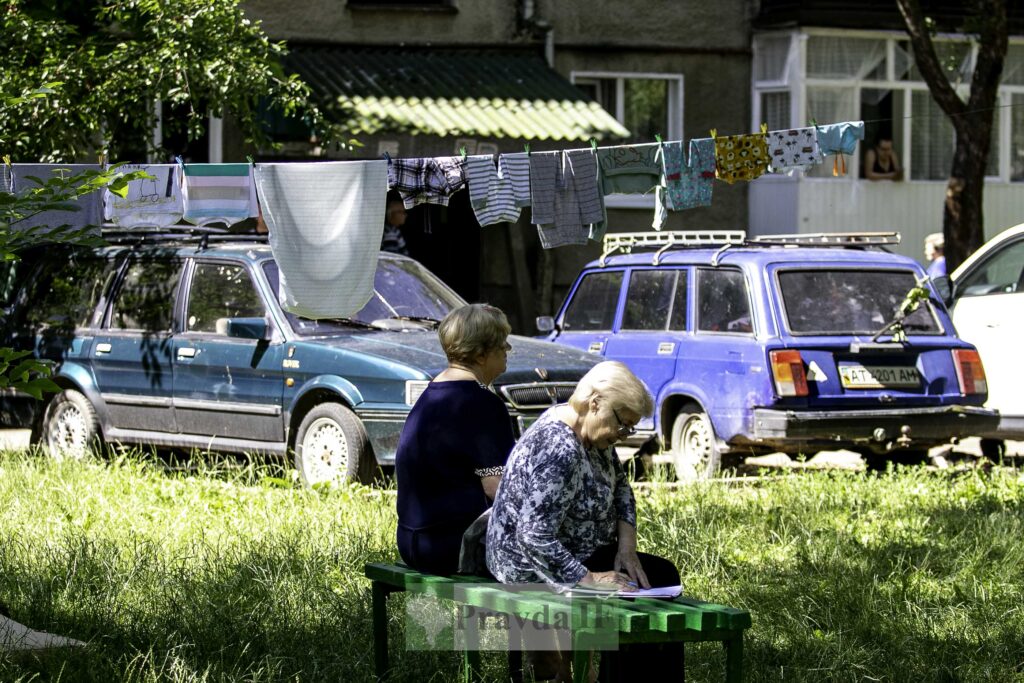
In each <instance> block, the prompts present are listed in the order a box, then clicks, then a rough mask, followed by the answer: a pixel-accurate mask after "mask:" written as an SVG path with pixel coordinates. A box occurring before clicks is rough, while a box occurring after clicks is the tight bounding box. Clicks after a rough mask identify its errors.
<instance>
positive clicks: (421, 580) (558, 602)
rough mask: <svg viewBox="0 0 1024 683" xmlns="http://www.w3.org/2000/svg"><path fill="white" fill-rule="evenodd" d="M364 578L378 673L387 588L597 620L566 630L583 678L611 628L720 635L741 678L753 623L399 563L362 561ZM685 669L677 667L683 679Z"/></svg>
mask: <svg viewBox="0 0 1024 683" xmlns="http://www.w3.org/2000/svg"><path fill="white" fill-rule="evenodd" d="M366 578H368V579H370V581H371V582H372V591H373V635H374V643H373V646H374V664H375V667H376V674H377V678H378V679H381V680H382V679H383V678H384V677H385V675H386V674H387V671H388V619H387V599H388V596H389V595H390V594H391V593H400V592H402V591H406V592H408V593H411V594H416V595H425V596H430V597H434V598H439V599H443V600H451V601H453V602H455V603H457V604H460V605H464V606H468V607H472V608H474V610H480V611H481V612H482V613H489V614H492V615H506V617H507V618H515V617H516V616H518V617H520V618H530V619H537V618H541V619H542V620H545V621H546V625H548V626H552V627H559V626H561V625H564V624H565V623H572V624H587V623H591V624H593V623H600V624H602V628H601V629H587V628H573V629H572V639H573V651H574V652H575V653H576V654H575V656H576V657H577V661H576V662H575V664H576V666H575V667H574V672H575V673H574V678H575V679H576V680H579V681H583V680H586V668H587V662H588V655H587V651H588V650H589V649H592V648H593V646H594V644H595V643H597V642H600V639H601V637H602V636H607V635H608V632H609V630H611V631H613V632H617V639H618V643H619V644H630V643H665V642H673V643H692V642H705V641H718V642H721V643H722V644H723V645H724V646H725V652H726V664H725V680H726V681H727V683H739V681H741V680H742V678H743V631H744V630H745V629H748V628H750V623H751V621H750V613H749V612H747V611H746V610H741V609H734V608H732V607H726V606H724V605H715V604H712V603H708V602H701V601H700V600H693V599H691V598H687V597H679V598H675V599H674V600H658V599H652V598H638V599H621V598H599V599H598V598H595V599H583V600H575V599H569V598H566V597H564V596H560V595H555V594H552V593H551V592H550V591H547V590H544V589H542V588H538V590H537V591H533V592H531V591H527V592H523V591H521V590H515V591H512V590H506V589H504V588H503V586H502V584H500V583H496V582H494V581H493V580H490V579H481V578H479V577H467V576H456V577H448V576H436V575H433V574H422V573H420V572H417V571H415V570H413V569H410V568H409V567H406V566H404V565H391V564H380V563H370V564H367V565H366ZM588 611H589V612H588ZM581 617H582V618H581ZM587 617H589V621H588V619H587ZM567 620H570V621H567ZM470 621H471V622H472V621H473V620H472V619H471V620H470ZM609 626H610V629H609ZM598 631H600V632H598ZM472 637H473V634H472V632H470V633H468V634H467V636H466V640H465V643H464V644H466V649H465V650H464V651H463V658H464V660H465V664H466V671H467V673H468V674H469V675H470V676H474V675H475V672H478V671H479V670H480V660H479V651H476V650H475V648H473V647H472V644H471V643H472ZM598 647H599V646H598ZM519 655H520V653H519V652H509V669H510V671H511V672H512V675H513V676H517V672H519V671H520V670H521V660H520V658H519ZM684 673H685V672H680V677H681V678H682V677H683V675H684Z"/></svg>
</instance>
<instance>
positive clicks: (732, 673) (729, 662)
mask: <svg viewBox="0 0 1024 683" xmlns="http://www.w3.org/2000/svg"><path fill="white" fill-rule="evenodd" d="M722 645H724V646H725V680H726V683H741V681H742V680H743V632H742V631H741V632H740V634H739V635H738V636H736V637H735V638H730V639H729V640H725V641H723V642H722Z"/></svg>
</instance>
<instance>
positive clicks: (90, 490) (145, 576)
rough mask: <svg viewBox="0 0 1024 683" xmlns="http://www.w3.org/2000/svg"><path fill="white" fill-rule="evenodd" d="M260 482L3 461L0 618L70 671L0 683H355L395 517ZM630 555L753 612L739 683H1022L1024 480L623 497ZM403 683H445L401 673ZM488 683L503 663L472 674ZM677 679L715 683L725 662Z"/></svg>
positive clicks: (387, 500)
mask: <svg viewBox="0 0 1024 683" xmlns="http://www.w3.org/2000/svg"><path fill="white" fill-rule="evenodd" d="M290 482H291V476H290V474H289V473H288V471H287V470H286V469H284V468H282V467H280V466H275V465H254V464H251V463H244V462H243V463H240V462H239V461H237V460H233V459H220V460H217V461H215V462H214V463H213V464H212V465H208V466H203V465H200V466H199V467H198V468H192V469H169V468H168V467H167V466H166V463H165V462H164V461H161V460H159V459H156V458H154V457H152V456H146V455H140V454H131V455H127V456H120V457H117V458H116V459H114V460H112V461H103V462H100V461H87V462H81V463H76V462H65V463H54V462H51V461H49V460H46V459H43V458H39V457H33V456H30V455H26V454H21V453H9V454H6V455H3V456H0V504H2V506H3V509H4V511H5V514H4V516H3V521H2V522H0V524H2V533H0V600H2V601H3V602H5V603H6V604H7V605H8V607H9V608H10V609H11V612H12V615H13V616H14V617H15V618H16V619H18V620H19V621H22V622H25V623H28V624H30V625H32V626H34V627H37V628H45V629H47V630H52V631H56V632H58V633H62V634H65V635H70V636H73V637H75V638H79V639H82V640H86V641H88V642H89V646H88V647H87V648H85V649H84V650H81V651H68V652H63V651H62V652H51V653H47V654H42V655H38V654H17V655H12V654H7V655H0V680H3V681H24V682H26V683H27V682H28V681H31V680H61V681H93V680H95V681H121V680H126V681H140V682H141V681H247V682H248V681H254V682H255V681H282V680H301V681H369V680H372V672H373V650H372V630H371V626H370V604H369V583H368V582H367V581H366V580H365V579H363V578H362V566H363V564H364V563H365V562H367V561H391V560H394V559H396V557H397V555H396V551H395V547H394V541H393V538H394V529H395V513H394V498H393V494H392V493H391V492H389V491H382V490H380V489H369V488H362V487H352V488H346V489H343V490H335V491H329V492H311V491H307V490H303V489H302V488H300V487H298V486H293V485H292V484H291V483H290ZM637 496H638V507H639V512H640V537H641V546H642V549H643V550H646V551H649V552H655V553H659V554H662V555H665V556H667V557H669V558H671V559H672V560H674V561H675V562H676V563H677V565H678V566H679V567H680V568H681V570H682V573H683V580H684V582H685V585H686V591H687V593H688V594H690V595H692V596H694V597H699V598H702V599H706V600H713V601H716V602H722V603H725V604H729V605H732V606H736V607H744V608H746V609H749V610H750V611H751V613H752V614H753V618H754V626H753V628H752V629H751V631H750V632H749V636H748V638H747V642H746V656H745V660H744V661H745V670H746V678H745V680H747V681H822V680H838V681H847V680H849V681H861V680H884V681H895V682H898V681H975V680H976V681H988V680H993V681H1012V680H1022V679H1024V647H1022V646H1021V642H1022V640H1021V635H1020V634H1021V633H1024V608H1022V604H1024V595H1022V593H1024V544H1022V543H1021V539H1022V538H1024V514H1022V513H1024V479H1022V478H1021V477H1020V476H1018V475H1017V474H1016V473H1013V472H1009V473H1007V472H1003V473H1000V474H988V475H986V474H980V473H969V474H963V475H959V476H956V477H950V476H946V475H942V474H939V475H936V474H929V473H926V472H924V471H923V470H907V471H900V472H898V473H896V474H893V475H886V476H871V475H864V474H858V473H847V472H839V473H808V474H806V475H805V476H799V477H789V476H787V477H779V478H777V479H774V480H771V481H768V482H765V483H760V484H757V485H738V486H724V485H721V484H712V485H707V484H695V485H690V486H684V487H679V488H671V489H669V488H664V487H662V488H658V487H653V488H649V489H643V490H638V492H637ZM394 602H395V606H394V610H393V617H394V620H393V624H392V629H393V630H392V634H393V640H392V657H393V661H394V663H395V664H396V670H395V675H394V680H396V681H424V680H435V681H446V680H453V679H455V678H456V677H457V676H458V672H459V668H458V660H457V658H456V657H455V656H454V655H453V654H451V653H425V652H408V653H407V652H404V651H403V650H402V647H401V643H402V641H401V638H400V634H401V629H402V628H403V626H404V623H403V621H404V617H403V614H402V610H401V600H400V599H399V600H395V601H394ZM484 661H485V665H486V666H487V667H488V669H487V673H488V675H489V676H490V678H491V679H492V680H498V679H501V678H503V677H506V676H507V672H506V671H505V666H504V662H503V661H502V658H500V657H497V656H485V658H484ZM687 663H688V672H687V674H688V680H691V681H713V680H715V681H717V680H721V677H722V668H721V667H722V666H723V665H724V660H723V655H722V652H721V648H720V646H718V645H717V644H706V645H697V646H690V647H689V649H688V657H687Z"/></svg>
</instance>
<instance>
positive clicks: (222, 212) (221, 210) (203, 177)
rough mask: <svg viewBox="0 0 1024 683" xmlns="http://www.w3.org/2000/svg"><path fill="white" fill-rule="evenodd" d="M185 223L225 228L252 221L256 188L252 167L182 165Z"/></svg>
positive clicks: (244, 165) (238, 165)
mask: <svg viewBox="0 0 1024 683" xmlns="http://www.w3.org/2000/svg"><path fill="white" fill-rule="evenodd" d="M182 172H183V176H184V177H183V180H184V182H183V183H182V186H181V198H182V202H183V204H184V211H185V220H186V221H188V222H189V223H192V224H194V225H212V224H213V223H223V224H224V225H225V226H228V225H232V224H234V223H238V222H239V221H244V220H245V219H246V218H254V217H255V216H256V214H257V212H258V211H257V208H256V186H255V184H254V183H253V181H252V164H182Z"/></svg>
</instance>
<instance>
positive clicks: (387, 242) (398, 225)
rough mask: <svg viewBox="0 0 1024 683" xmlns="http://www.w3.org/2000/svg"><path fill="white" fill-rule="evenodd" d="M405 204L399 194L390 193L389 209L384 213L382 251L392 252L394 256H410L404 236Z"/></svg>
mask: <svg viewBox="0 0 1024 683" xmlns="http://www.w3.org/2000/svg"><path fill="white" fill-rule="evenodd" d="M406 215H407V214H406V212H405V204H403V203H402V198H401V197H400V196H399V195H398V193H397V192H394V191H392V192H388V199H387V209H386V210H385V213H384V234H383V235H382V236H381V240H380V250H381V251H390V252H391V253H393V254H402V255H403V256H408V255H409V249H408V247H406V246H405V237H403V236H402V226H403V225H405V219H406Z"/></svg>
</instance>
